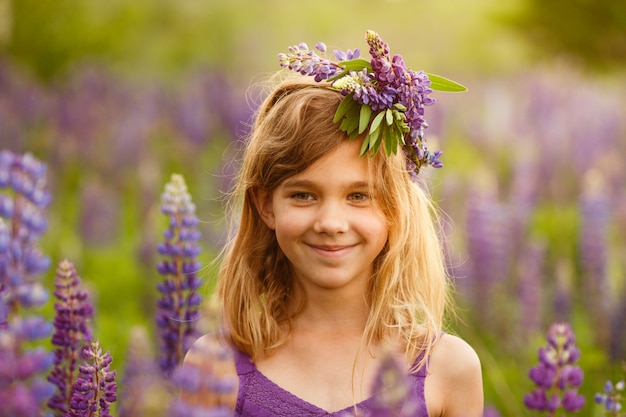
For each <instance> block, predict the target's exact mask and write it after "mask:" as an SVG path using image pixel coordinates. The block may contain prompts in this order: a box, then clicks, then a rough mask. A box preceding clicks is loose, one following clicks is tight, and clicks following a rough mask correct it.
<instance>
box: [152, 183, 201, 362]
mask: <svg viewBox="0 0 626 417" xmlns="http://www.w3.org/2000/svg"><path fill="white" fill-rule="evenodd" d="M195 210H196V208H195V205H194V204H193V202H192V200H191V195H190V194H189V193H188V191H187V185H186V184H185V179H184V178H183V176H182V175H178V174H173V175H172V177H171V180H170V182H168V183H167V184H166V185H165V191H164V192H163V194H162V195H161V212H162V213H163V214H165V215H166V216H167V217H168V221H169V227H168V228H167V229H166V230H165V232H164V238H165V241H164V242H163V243H161V244H159V246H158V252H159V254H160V255H161V256H163V257H165V259H164V260H162V261H161V262H160V263H159V264H158V265H157V270H158V271H159V273H160V274H161V275H162V276H163V282H161V283H160V284H159V285H158V286H157V288H158V290H159V292H160V293H161V298H160V299H159V300H158V304H157V307H158V309H157V313H156V322H157V326H158V328H159V337H160V353H161V354H160V366H161V369H162V370H163V372H165V373H166V374H169V373H171V372H172V371H173V370H174V369H175V368H176V367H177V366H178V365H179V364H180V363H181V362H182V360H183V358H184V356H185V353H186V352H187V350H188V349H189V347H190V346H191V344H192V343H193V342H194V341H195V340H196V339H197V338H198V337H199V336H200V332H199V331H198V330H197V329H196V326H197V321H198V319H199V318H200V312H199V306H200V304H201V302H202V297H201V296H200V294H198V292H197V290H198V288H199V287H200V285H201V284H202V280H201V279H200V278H199V277H198V275H197V272H198V271H199V270H200V268H201V264H200V262H199V261H197V259H196V258H197V256H198V255H199V254H200V251H201V248H200V246H199V245H198V243H197V242H198V240H199V239H200V232H199V231H198V230H196V225H197V223H198V219H197V218H196V215H195Z"/></svg>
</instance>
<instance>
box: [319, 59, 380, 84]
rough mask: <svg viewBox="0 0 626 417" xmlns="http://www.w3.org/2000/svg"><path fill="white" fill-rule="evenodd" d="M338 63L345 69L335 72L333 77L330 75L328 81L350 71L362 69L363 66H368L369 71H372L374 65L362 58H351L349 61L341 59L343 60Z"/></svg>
mask: <svg viewBox="0 0 626 417" xmlns="http://www.w3.org/2000/svg"><path fill="white" fill-rule="evenodd" d="M337 64H338V65H340V66H342V67H343V68H344V69H343V70H342V71H341V72H339V73H337V74H335V75H334V76H333V77H330V78H329V79H327V80H326V81H328V82H333V81H335V80H338V79H340V78H341V77H344V76H346V75H348V73H349V72H350V71H357V72H358V71H361V70H362V69H363V68H366V69H367V71H368V72H372V66H371V65H370V63H369V62H368V61H366V60H364V59H360V58H358V59H351V60H349V61H341V62H338V63H337Z"/></svg>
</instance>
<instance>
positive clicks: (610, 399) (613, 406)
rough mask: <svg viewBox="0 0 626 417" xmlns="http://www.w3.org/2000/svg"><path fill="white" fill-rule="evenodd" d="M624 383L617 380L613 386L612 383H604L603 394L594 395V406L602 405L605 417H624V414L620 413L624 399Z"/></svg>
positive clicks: (625, 383)
mask: <svg viewBox="0 0 626 417" xmlns="http://www.w3.org/2000/svg"><path fill="white" fill-rule="evenodd" d="M625 387H626V382H625V380H624V379H621V380H619V381H618V382H617V383H615V384H613V382H612V381H610V380H609V381H606V383H605V384H604V392H601V393H596V395H595V397H594V400H595V402H596V404H602V405H603V406H604V412H605V416H607V417H609V416H611V417H625V416H626V413H621V414H620V412H621V411H622V408H623V404H622V400H623V399H624V398H625V397H624V392H625V391H624V388H625Z"/></svg>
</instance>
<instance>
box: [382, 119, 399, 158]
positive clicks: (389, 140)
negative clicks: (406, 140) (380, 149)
mask: <svg viewBox="0 0 626 417" xmlns="http://www.w3.org/2000/svg"><path fill="white" fill-rule="evenodd" d="M386 133H387V135H386V136H385V153H387V156H389V155H392V154H395V153H396V151H397V150H398V130H397V129H396V127H395V125H393V126H389V128H388V129H387V131H386Z"/></svg>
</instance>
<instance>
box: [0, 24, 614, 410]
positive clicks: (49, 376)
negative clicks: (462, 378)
mask: <svg viewBox="0 0 626 417" xmlns="http://www.w3.org/2000/svg"><path fill="white" fill-rule="evenodd" d="M283 38H285V36H283ZM307 40H308V39H307ZM318 40H319V39H310V41H311V42H315V41H318ZM299 41H300V39H293V40H291V38H287V43H286V44H285V47H286V46H287V45H289V44H290V43H296V42H299ZM341 46H342V47H343V45H341ZM361 46H362V45H361ZM346 47H351V45H347V46H346ZM392 47H393V45H392ZM277 52H278V51H277ZM275 69H277V68H274V67H272V68H269V69H268V68H264V70H268V71H273V70H275ZM457 78H458V77H457ZM459 81H463V84H465V85H466V86H467V87H468V88H469V93H464V94H446V93H436V94H432V95H431V96H432V97H434V98H435V99H436V100H437V101H438V104H437V105H435V106H433V107H429V108H427V110H426V120H427V121H428V124H429V125H430V127H429V128H428V130H427V132H426V136H427V138H428V140H429V144H430V147H431V148H432V149H437V148H440V149H442V150H443V152H444V153H443V157H442V161H443V163H444V168H442V169H428V170H424V174H425V175H427V176H428V177H429V178H428V181H427V183H428V184H429V187H430V188H431V190H430V191H431V193H432V195H433V197H434V199H435V201H436V202H437V204H438V206H439V207H440V208H441V210H442V212H443V213H445V215H444V216H443V218H442V234H443V237H444V240H445V242H446V250H447V259H448V266H449V272H450V275H451V277H452V279H453V280H454V283H455V285H456V294H455V299H456V301H457V302H458V306H459V307H458V310H457V312H456V313H457V314H456V317H455V318H452V319H451V320H450V322H449V329H448V330H449V331H451V332H454V333H457V334H459V335H461V336H462V337H464V338H465V339H466V340H467V341H468V342H469V343H470V344H472V346H474V348H475V349H476V350H477V352H478V354H479V356H480V358H481V361H482V364H483V378H484V387H485V404H486V409H485V416H490V417H495V416H507V417H517V416H561V415H563V416H574V415H580V416H590V417H600V416H614V417H615V416H616V417H620V416H621V417H623V416H626V398H624V397H625V396H626V389H625V386H624V385H625V382H624V381H625V379H626V333H625V331H624V322H625V321H626V256H624V255H625V254H626V166H625V165H624V160H626V118H625V117H624V109H625V108H626V82H624V81H625V79H624V77H623V75H619V74H613V75H611V76H598V75H592V74H589V73H586V72H584V71H581V70H579V69H577V68H576V67H572V66H570V65H562V64H551V65H541V66H537V67H535V68H532V69H525V70H523V71H508V72H506V73H502V74H488V75H484V76H479V75H472V76H471V77H469V78H465V79H463V80H459ZM247 87H248V84H242V83H241V82H240V80H239V79H238V78H237V75H234V74H233V72H232V71H227V70H225V69H223V68H219V67H215V68H213V67H205V68H203V69H202V70H197V71H194V72H192V73H190V74H188V75H187V76H185V77H184V78H183V79H181V81H180V82H177V83H172V82H168V81H167V80H161V79H159V78H158V77H152V78H148V77H147V78H146V79H141V78H137V77H127V76H124V75H123V74H120V73H118V72H115V71H112V70H110V69H107V67H106V66H100V65H94V64H90V63H82V64H80V65H76V66H75V67H73V69H72V70H70V71H68V72H67V74H66V75H65V76H64V77H60V78H58V79H55V80H53V81H49V80H47V81H43V80H41V79H40V78H38V77H37V76H35V75H34V74H33V73H31V72H28V71H24V70H23V69H22V68H21V67H20V66H19V65H18V64H17V63H16V62H14V61H12V60H11V59H9V58H6V57H2V56H1V55H0V417H26V416H33V417H40V416H54V417H67V416H69V417H74V416H101V417H104V416H115V417H143V416H168V417H178V416H191V417H194V416H225V417H226V416H231V415H232V411H231V409H232V408H231V407H232V404H233V399H234V395H235V394H234V389H235V386H236V384H235V381H234V380H233V378H232V376H230V375H227V374H225V372H224V369H225V365H224V364H226V363H228V361H229V360H230V352H229V351H228V350H227V349H224V347H223V346H221V345H220V344H219V343H217V342H216V341H215V339H214V338H208V339H207V343H206V344H205V345H204V346H201V347H200V351H199V352H188V350H189V347H190V345H191V343H193V341H195V340H196V339H197V338H198V337H199V336H200V335H202V334H204V333H207V332H208V333H209V334H214V333H215V332H216V329H217V324H216V322H215V314H214V310H213V307H214V305H213V303H212V302H211V294H212V288H213V284H214V278H215V272H216V267H217V264H216V255H217V253H218V252H219V250H220V248H221V245H223V243H224V241H225V226H224V223H223V217H224V216H223V210H224V204H223V203H224V197H225V195H226V193H227V192H228V190H229V187H230V185H231V181H232V178H233V175H234V172H235V171H236V169H237V164H238V159H237V157H238V151H239V150H240V149H241V146H242V144H243V139H242V138H243V137H244V136H245V133H246V129H247V126H248V123H249V122H250V120H251V119H250V118H251V116H252V114H253V111H254V103H256V102H258V99H259V93H258V92H256V91H249V90H247ZM420 175H421V174H420ZM185 354H188V355H189V357H190V359H191V360H190V362H191V366H190V367H185V368H181V366H180V365H181V362H182V358H183V357H184V355H185ZM380 375H381V378H380V381H378V382H379V384H378V385H376V387H374V388H373V395H374V396H377V397H376V398H377V399H378V401H377V406H379V410H378V411H377V413H376V414H375V415H376V416H379V417H391V416H395V415H396V414H394V413H393V412H392V411H391V410H393V407H394V404H391V403H389V397H386V396H384V395H379V393H380V390H382V387H381V386H380V384H381V383H382V382H381V381H383V380H384V381H386V382H387V383H389V381H390V380H392V381H394V382H393V383H394V389H396V390H397V391H396V392H397V393H398V395H396V396H394V398H396V397H401V396H402V393H403V392H404V391H403V389H404V388H405V387H404V385H403V383H404V381H403V379H402V377H401V373H400V372H398V369H397V367H396V363H395V361H394V360H392V358H390V359H389V361H387V363H386V365H385V368H384V369H381V371H380ZM389 375H392V377H391V378H390V377H389ZM346 417H347V416H346ZM372 417H373V416H372Z"/></svg>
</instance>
